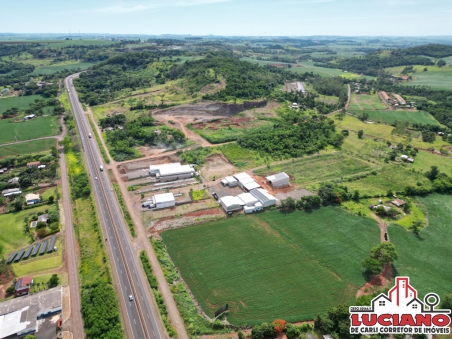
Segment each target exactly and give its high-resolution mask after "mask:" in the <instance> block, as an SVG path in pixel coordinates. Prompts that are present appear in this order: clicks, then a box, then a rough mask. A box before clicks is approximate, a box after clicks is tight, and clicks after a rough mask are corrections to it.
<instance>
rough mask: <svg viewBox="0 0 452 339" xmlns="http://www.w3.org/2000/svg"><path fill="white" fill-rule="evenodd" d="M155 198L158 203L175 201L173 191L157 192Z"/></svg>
mask: <svg viewBox="0 0 452 339" xmlns="http://www.w3.org/2000/svg"><path fill="white" fill-rule="evenodd" d="M154 200H155V203H156V204H158V203H163V202H169V201H174V195H173V193H163V194H156V195H154Z"/></svg>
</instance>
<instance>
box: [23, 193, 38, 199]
mask: <svg viewBox="0 0 452 339" xmlns="http://www.w3.org/2000/svg"><path fill="white" fill-rule="evenodd" d="M35 199H37V200H39V194H33V193H28V194H27V195H26V196H25V200H35Z"/></svg>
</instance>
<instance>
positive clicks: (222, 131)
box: [189, 117, 273, 144]
mask: <svg viewBox="0 0 452 339" xmlns="http://www.w3.org/2000/svg"><path fill="white" fill-rule="evenodd" d="M272 125H273V124H272V123H271V122H269V121H265V120H252V119H251V118H241V117H233V118H227V119H217V120H213V121H209V122H198V123H195V124H192V125H190V126H189V127H190V129H192V130H193V131H195V132H196V133H197V134H199V135H200V136H202V137H203V138H204V139H206V140H207V141H209V142H211V143H214V144H218V143H222V142H228V141H235V140H237V139H238V138H239V137H241V136H242V135H244V134H245V133H246V132H248V131H250V130H254V129H258V128H260V127H264V126H268V127H270V126H272Z"/></svg>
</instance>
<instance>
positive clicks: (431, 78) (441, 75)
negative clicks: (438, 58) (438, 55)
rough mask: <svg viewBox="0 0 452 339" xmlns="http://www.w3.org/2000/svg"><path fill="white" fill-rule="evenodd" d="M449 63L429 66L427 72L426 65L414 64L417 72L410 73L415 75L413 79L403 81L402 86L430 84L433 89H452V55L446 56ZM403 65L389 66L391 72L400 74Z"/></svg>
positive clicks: (388, 69)
mask: <svg viewBox="0 0 452 339" xmlns="http://www.w3.org/2000/svg"><path fill="white" fill-rule="evenodd" d="M445 61H446V62H449V64H448V65H446V66H444V67H437V66H427V72H424V71H423V69H424V68H425V66H414V69H415V70H416V72H415V73H410V75H411V76H412V77H413V79H414V80H413V81H409V82H402V83H401V85H402V86H430V87H431V88H433V89H445V90H452V67H450V66H449V65H450V63H451V60H450V57H449V58H445ZM403 68H404V67H403V66H402V67H392V68H387V69H386V70H387V71H389V72H390V73H391V74H394V75H398V74H400V72H401V71H402V70H403Z"/></svg>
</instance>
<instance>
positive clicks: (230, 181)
mask: <svg viewBox="0 0 452 339" xmlns="http://www.w3.org/2000/svg"><path fill="white" fill-rule="evenodd" d="M221 184H222V185H223V186H229V187H236V186H237V185H238V181H237V179H236V178H234V177H226V178H224V179H223V180H221Z"/></svg>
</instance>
